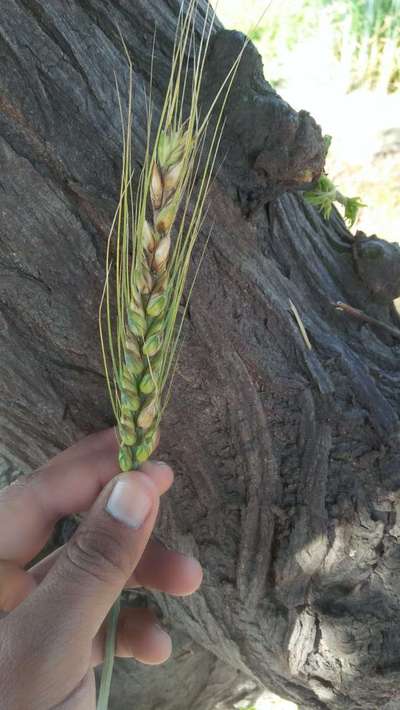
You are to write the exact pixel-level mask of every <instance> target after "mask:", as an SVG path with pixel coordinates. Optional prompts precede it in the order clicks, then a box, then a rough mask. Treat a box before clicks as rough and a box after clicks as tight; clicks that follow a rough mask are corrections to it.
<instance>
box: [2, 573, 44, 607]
mask: <svg viewBox="0 0 400 710" xmlns="http://www.w3.org/2000/svg"><path fill="white" fill-rule="evenodd" d="M35 587H36V580H35V579H34V578H32V577H31V576H30V575H29V574H28V573H27V572H25V571H24V570H23V569H21V567H19V566H18V565H16V564H15V563H14V562H9V561H6V562H3V561H0V611H5V612H9V611H12V610H13V609H15V608H16V607H17V606H18V605H19V604H21V602H22V601H23V600H24V599H25V597H27V596H28V595H29V594H30V593H31V592H32V591H33V590H34V589H35Z"/></svg>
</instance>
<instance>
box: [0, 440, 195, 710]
mask: <svg viewBox="0 0 400 710" xmlns="http://www.w3.org/2000/svg"><path fill="white" fill-rule="evenodd" d="M118 474H119V468H118V462H117V441H116V437H115V431H114V429H109V430H106V431H103V432H100V433H98V434H94V435H92V436H89V437H87V438H85V439H83V440H82V441H80V442H78V443H77V444H75V445H74V446H72V447H71V448H70V449H67V450H66V451H64V452H63V453H62V454H60V455H58V456H56V457H55V458H54V459H52V460H51V461H50V462H49V463H48V464H47V465H45V466H43V467H42V468H41V469H39V470H38V471H36V472H35V473H33V474H32V475H31V476H29V477H27V478H25V479H24V480H22V481H18V482H17V483H15V484H13V485H11V486H9V487H8V488H5V489H3V490H2V491H1V492H0V608H1V609H2V613H1V614H0V619H1V620H0V697H1V698H2V703H3V705H2V707H4V708H7V710H25V709H26V710H28V709H29V710H56V709H57V710H94V709H95V706H96V698H95V685H94V673H93V668H94V666H96V665H97V664H99V663H101V662H102V659H103V649H104V639H105V623H104V621H105V617H106V615H107V612H108V610H109V609H110V607H111V606H112V604H113V602H114V601H115V599H116V598H117V597H118V595H119V594H120V592H121V591H122V589H123V588H124V587H125V588H126V587H127V588H133V587H138V586H140V587H145V588H147V589H156V590H160V591H163V592H165V593H168V594H172V595H177V596H185V595H188V594H191V593H192V592H194V591H195V590H196V589H197V588H198V587H199V585H200V583H201V579H202V571H201V567H200V565H199V563H198V562H197V561H196V560H195V559H193V558H190V557H186V556H184V555H181V554H179V553H178V552H174V551H171V550H167V549H166V548H164V547H163V546H162V545H161V544H160V543H159V542H157V540H155V539H151V533H152V531H153V528H154V525H155V522H156V518H157V512H158V507H159V500H160V496H162V495H163V494H164V493H166V491H168V489H169V488H170V486H171V485H172V482H173V472H172V470H171V468H170V467H169V466H167V465H165V464H160V463H157V462H147V463H146V464H143V466H142V467H141V469H140V472H134V473H128V474H121V475H118ZM132 476H134V477H135V479H136V485H138V484H139V485H140V486H141V487H142V490H143V491H145V493H146V495H147V497H148V498H150V500H151V507H150V510H149V512H148V513H147V516H146V517H145V520H144V522H143V524H142V525H141V526H140V527H138V528H132V527H130V526H128V525H126V524H124V523H121V522H120V521H118V520H116V519H115V518H114V517H112V516H111V515H110V514H109V513H108V512H107V510H106V509H105V506H106V504H107V500H108V498H109V496H110V493H111V491H112V488H113V486H114V485H115V483H116V481H117V480H118V479H119V478H121V477H128V478H130V477H132ZM125 480H127V479H126V478H125ZM85 511H88V512H87V514H86V515H85V516H84V520H83V522H82V523H81V525H80V526H79V528H78V530H77V532H76V533H75V534H74V536H73V537H72V538H71V540H70V541H69V542H68V543H67V544H66V545H64V546H63V547H62V548H60V549H59V550H57V551H56V552H54V553H53V554H51V555H49V556H48V557H46V558H45V559H43V560H42V561H41V562H40V563H38V564H35V565H33V566H32V565H30V563H31V561H32V560H33V559H34V557H35V556H36V555H37V554H38V553H39V552H40V550H41V549H42V548H43V546H44V545H45V544H46V542H47V540H48V539H49V537H50V535H51V533H52V530H53V528H54V525H55V523H56V522H57V520H59V519H60V518H62V517H64V516H65V515H68V514H71V513H78V512H85ZM116 653H117V655H118V656H121V657H125V658H126V657H131V658H135V659H136V660H139V661H141V662H142V663H147V664H153V665H156V664H159V663H163V662H164V661H165V660H166V659H167V658H168V657H169V655H170V653H171V640H170V637H169V636H168V634H167V633H166V632H165V631H163V630H162V629H161V628H160V627H159V625H158V623H157V620H156V618H155V616H154V614H153V613H152V612H151V611H150V610H148V609H125V610H123V611H122V612H121V615H120V620H119V626H118V636H117V648H116ZM21 669H23V682H21Z"/></svg>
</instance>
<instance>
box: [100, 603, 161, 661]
mask: <svg viewBox="0 0 400 710" xmlns="http://www.w3.org/2000/svg"><path fill="white" fill-rule="evenodd" d="M105 638H106V624H103V625H102V627H101V629H100V631H99V633H98V634H97V636H96V638H95V641H94V644H93V656H92V664H93V666H97V665H98V664H99V663H102V662H103V660H104V644H105ZM171 650H172V642H171V638H170V636H169V634H167V632H166V631H164V630H163V629H162V628H161V627H160V626H159V624H158V622H157V617H156V615H155V614H154V612H152V611H151V610H150V609H122V610H121V612H120V615H119V619H118V628H117V641H116V648H115V654H116V656H119V657H120V658H135V659H136V660H137V661H140V662H141V663H146V664H149V665H158V664H160V663H164V661H166V660H167V659H168V658H169V657H170V655H171Z"/></svg>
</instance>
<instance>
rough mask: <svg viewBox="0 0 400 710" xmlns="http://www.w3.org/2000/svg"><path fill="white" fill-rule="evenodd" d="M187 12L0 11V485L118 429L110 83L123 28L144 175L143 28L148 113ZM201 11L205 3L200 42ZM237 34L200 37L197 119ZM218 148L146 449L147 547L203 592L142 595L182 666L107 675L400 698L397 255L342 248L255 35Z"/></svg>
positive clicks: (102, 6)
mask: <svg viewBox="0 0 400 710" xmlns="http://www.w3.org/2000/svg"><path fill="white" fill-rule="evenodd" d="M179 6H180V3H179V2H178V0H163V1H162V2H159V1H156V0H146V1H145V0H135V1H134V2H132V1H130V0H116V1H114V2H111V0H104V2H98V0H68V1H65V0H3V7H2V10H3V12H2V16H1V20H0V60H1V67H2V71H1V74H0V86H1V91H0V166H1V171H0V220H1V221H0V332H1V355H2V356H1V363H2V369H1V373H2V374H1V377H0V406H1V410H0V421H1V436H0V440H1V449H0V452H1V455H2V457H3V459H2V464H1V467H0V471H2V472H3V475H4V478H6V477H8V478H9V477H10V476H12V475H14V472H15V471H17V470H19V469H21V470H22V471H28V470H30V469H32V468H34V467H37V466H38V465H40V464H41V463H43V462H44V461H45V460H47V459H48V457H50V456H52V455H53V454H55V453H56V452H58V451H59V450H60V449H62V448H64V447H66V446H68V445H69V444H71V443H72V442H74V441H75V440H76V439H77V438H79V437H80V436H82V435H84V434H86V433H89V432H92V431H95V430H97V429H100V428H102V427H104V426H107V425H110V424H111V423H112V416H111V410H110V406H109V402H108V398H107V392H106V386H105V379H104V375H103V370H102V361H101V354H100V348H99V340H98V331H97V308H98V303H99V300H100V295H101V290H102V284H103V279H104V263H105V244H106V239H107V235H108V230H109V227H110V224H111V220H112V216H113V212H114V209H115V207H116V203H117V194H118V185H119V175H120V167H121V150H122V146H121V131H120V117H119V110H118V103H117V95H116V90H115V81H114V73H116V74H117V75H118V77H119V85H120V88H121V92H122V99H123V101H124V100H126V92H127V86H128V71H127V62H126V58H125V56H124V50H123V47H122V44H121V40H120V35H119V30H120V31H121V33H122V35H123V37H124V39H125V41H126V43H127V46H128V48H129V52H130V53H131V56H132V59H133V62H134V71H135V87H136V89H135V90H136V123H135V140H136V144H135V150H136V153H135V159H136V161H137V163H138V164H140V160H141V155H142V154H143V142H144V135H145V133H144V130H145V122H144V105H145V104H144V100H145V89H146V87H147V86H148V81H149V76H150V63H151V52H152V44H153V33H154V26H155V25H156V26H157V36H156V44H155V61H154V90H153V95H154V100H155V104H156V108H157V107H159V106H160V104H161V100H162V96H163V91H164V90H165V86H166V81H167V77H168V58H169V57H170V54H171V49H172V44H173V36H174V30H175V26H176V19H177V15H178V12H179ZM205 12H206V2H205V0H201V1H200V2H199V24H198V27H197V30H198V28H199V27H200V26H201V22H200V19H201V16H203V15H204V13H205ZM242 41H243V40H242V39H241V37H240V36H239V35H237V34H236V33H227V32H225V31H223V30H222V28H221V26H220V25H219V24H218V22H217V23H216V25H215V28H214V31H213V40H212V43H211V46H210V53H209V58H208V62H207V66H206V76H205V89H204V103H205V105H206V104H207V100H208V99H209V97H210V96H211V95H212V92H213V90H214V87H215V85H216V82H218V80H219V79H220V77H221V75H222V73H223V71H224V67H226V66H227V65H228V64H229V61H230V58H231V57H232V56H234V54H235V52H237V47H238V46H239V45H240V43H241V42H242ZM360 120H362V117H360ZM222 149H223V154H224V156H226V157H225V161H224V164H223V166H222V168H221V170H220V171H219V173H218V176H217V178H216V181H215V183H214V186H213V189H212V194H211V207H210V213H209V223H211V222H213V223H214V230H213V237H212V239H211V241H210V244H209V247H208V249H207V252H206V256H205V259H204V262H203V265H202V268H201V270H200V275H199V277H198V282H197V285H196V288H195V290H194V293H193V297H192V301H191V304H190V307H189V309H188V312H187V318H186V321H185V328H184V331H185V332H184V338H185V339H184V347H183V351H182V356H181V359H180V365H179V368H178V372H177V375H176V380H175V387H174V394H173V398H172V401H171V406H170V408H169V411H168V413H167V415H166V419H165V424H164V427H163V432H162V440H161V447H160V456H161V457H162V458H165V460H166V461H168V462H169V463H171V464H172V465H173V466H174V468H175V471H176V474H177V475H176V483H175V485H174V488H173V490H172V492H171V493H170V494H169V496H168V497H167V499H166V500H165V501H164V502H163V507H162V512H161V516H160V524H159V528H158V534H159V535H160V537H162V539H163V540H164V541H165V542H166V543H167V544H168V545H174V546H176V547H177V548H178V549H181V550H183V551H185V550H186V551H188V552H191V553H193V554H195V555H197V556H198V557H199V559H200V561H201V562H202V564H203V565H204V569H205V579H204V583H203V585H202V588H201V590H200V591H199V592H198V593H196V594H195V595H193V596H192V597H189V598H186V599H183V600H182V599H181V600H178V599H173V598H166V597H162V595H155V596H154V601H156V603H157V604H158V605H159V607H160V608H161V609H162V611H163V613H164V616H165V618H166V619H167V620H170V621H171V624H172V625H173V626H174V628H175V629H176V634H175V635H176V649H175V652H174V657H173V658H172V660H171V661H169V662H168V664H167V665H166V666H165V668H164V669H153V668H141V669H139V667H138V666H137V665H135V667H133V666H132V664H130V663H129V664H128V663H127V662H125V663H124V662H122V663H121V664H120V665H119V667H118V670H117V675H116V681H115V683H114V690H113V705H112V707H113V708H114V710H119V709H120V708H122V707H126V706H127V704H128V698H129V697H130V695H132V703H133V704H134V705H135V707H137V708H143V710H144V709H146V710H147V709H148V708H150V707H151V708H154V709H156V708H163V710H187V709H188V708H189V707H190V708H194V709H195V710H208V709H209V710H212V708H215V707H216V706H217V703H220V705H218V707H219V708H223V707H224V708H229V707H230V705H229V703H230V701H231V700H233V699H234V700H235V701H237V700H238V699H240V697H245V696H246V694H247V693H249V692H254V691H255V689H256V688H257V686H259V685H260V686H263V685H264V686H267V687H268V688H271V689H272V690H274V691H275V692H276V693H278V694H280V695H282V696H284V697H287V698H289V699H291V700H293V701H295V702H297V703H298V704H299V706H300V707H301V708H304V709H305V708H307V709H308V708H318V709H323V708H324V709H329V710H336V709H342V708H352V709H353V708H354V709H356V708H362V709H363V710H376V709H377V708H385V707H386V708H388V709H389V707H390V708H393V707H400V690H399V688H400V633H399V625H400V605H399V589H400V586H399V582H400V551H399V550H400V548H399V547H398V538H399V536H400V526H399V519H400V518H398V517H397V515H398V514H400V460H399V453H400V446H399V405H400V373H399V355H400V340H399V338H398V337H397V336H396V333H395V330H393V329H396V328H398V325H399V324H398V317H397V314H396V312H395V311H394V309H393V306H392V302H391V299H392V298H393V297H394V293H395V292H396V290H397V284H398V282H399V281H398V273H399V271H398V261H397V262H396V259H397V258H398V257H397V254H396V248H395V247H389V246H385V247H382V249H381V248H379V249H378V252H379V253H378V252H377V250H376V249H375V250H374V249H372V251H371V248H370V243H369V242H368V240H367V239H366V237H365V235H364V236H363V235H361V237H359V239H361V242H360V241H359V240H358V242H357V247H356V246H355V242H354V239H353V237H352V236H351V235H350V234H349V232H348V231H347V230H346V228H345V225H344V223H343V221H342V219H341V217H340V216H339V215H338V213H336V212H335V213H334V214H333V216H332V218H331V219H330V220H329V222H325V221H324V220H323V219H322V218H321V216H320V215H319V214H318V213H317V212H316V211H315V209H314V208H313V207H311V206H310V205H307V204H306V203H305V202H304V200H303V197H302V195H301V189H302V188H304V187H307V185H309V184H310V183H311V182H312V180H313V179H315V177H317V176H318V174H319V173H320V172H321V170H322V168H323V162H324V147H323V140H322V133H321V130H320V128H319V127H318V126H317V125H316V123H315V122H314V121H313V119H312V118H311V117H310V116H309V115H308V114H307V113H306V112H300V113H296V112H295V111H294V110H293V109H291V108H290V107H289V106H288V105H287V104H286V103H285V101H284V100H283V99H282V98H281V97H279V96H278V95H277V94H276V93H275V91H274V90H273V89H272V88H271V87H270V86H269V85H268V84H267V83H266V82H265V80H264V79H263V77H262V67H261V62H260V58H259V57H258V55H257V52H256V51H255V50H254V49H253V48H252V47H251V46H250V47H249V48H248V50H247V51H246V53H245V56H244V58H243V62H242V65H241V68H240V70H239V73H238V76H237V79H236V82H235V85H234V87H233V90H232V95H231V98H230V100H229V103H228V106H227V126H226V130H225V137H224V142H223V147H222ZM378 244H382V243H381V242H379V240H378ZM374 245H375V240H374ZM375 246H376V245H375ZM200 248H201V245H200ZM390 249H392V251H388V250H390ZM368 252H369V255H368ZM371 254H372V256H371ZM396 263H397V267H396V268H395V267H394V266H393V265H396ZM386 287H387V288H386ZM397 295H398V294H397ZM337 302H343V303H346V304H350V305H351V306H352V307H353V308H356V309H359V310H360V311H362V312H364V313H366V314H368V315H369V316H370V317H372V318H374V319H375V320H376V321H379V322H380V323H381V324H383V327H382V326H381V325H376V324H372V323H371V322H364V321H362V320H359V319H354V318H351V317H350V316H349V315H348V314H347V313H344V312H340V311H338V310H337V309H336V308H335V304H336V303H337ZM385 325H386V326H389V327H390V328H392V330H389V329H388V328H385V327H384V326H385ZM305 334H306V335H307V337H305ZM132 668H133V670H131V669H132ZM396 702H397V704H396Z"/></svg>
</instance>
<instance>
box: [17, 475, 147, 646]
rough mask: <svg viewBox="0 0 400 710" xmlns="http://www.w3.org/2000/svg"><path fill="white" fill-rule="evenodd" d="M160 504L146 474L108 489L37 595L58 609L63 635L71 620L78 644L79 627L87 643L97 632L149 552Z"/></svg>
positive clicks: (118, 478) (126, 478) (122, 478)
mask: <svg viewBox="0 0 400 710" xmlns="http://www.w3.org/2000/svg"><path fill="white" fill-rule="evenodd" d="M158 506H159V493H158V490H157V488H156V485H155V483H154V482H153V481H152V479H151V478H150V477H149V476H147V475H146V474H145V473H142V472H140V471H135V472H132V473H124V474H121V475H119V476H116V477H115V478H114V479H113V480H112V481H111V482H110V484H109V485H108V486H106V487H105V488H104V489H103V491H102V492H101V494H100V495H99V497H98V498H97V500H96V502H95V504H94V505H93V507H92V509H91V510H90V512H89V513H88V515H87V516H86V517H85V519H84V520H83V522H82V523H81V525H80V526H79V528H78V529H77V531H76V532H75V534H74V535H73V537H72V538H71V539H70V540H69V542H68V543H67V544H66V545H65V548H64V550H63V552H62V553H61V554H60V557H59V559H58V560H57V561H56V563H55V564H54V566H53V567H52V569H51V571H50V572H49V574H48V575H47V577H46V578H45V580H44V581H43V582H42V583H41V584H40V585H39V587H38V588H37V589H36V590H35V593H34V595H33V596H36V599H35V602H36V604H38V605H39V606H41V601H42V602H43V603H44V606H45V607H46V608H47V617H48V616H49V614H50V615H51V610H53V609H54V615H55V618H54V619H50V620H49V622H50V623H52V624H54V626H57V627H58V630H59V631H61V629H60V624H61V625H62V624H63V623H64V622H63V619H65V624H66V626H67V628H68V629H71V628H72V629H74V635H75V640H76V636H77V629H78V630H80V629H81V630H82V633H83V634H84V636H85V637H86V639H87V637H88V634H90V637H91V638H92V637H93V636H94V635H95V634H96V632H97V631H98V629H99V627H100V625H101V623H102V622H103V620H104V618H105V616H106V615H107V612H108V611H109V609H110V607H111V606H112V604H113V603H114V601H115V600H116V598H117V597H118V595H119V594H120V592H121V591H122V589H123V587H124V585H125V583H126V582H127V580H128V579H129V577H130V576H131V575H132V572H133V571H134V569H135V567H136V566H137V564H138V562H139V560H140V558H141V556H142V554H143V552H144V550H145V547H146V545H147V542H148V540H149V537H150V535H151V533H152V530H153V528H154V525H155V521H156V517H157V512H158ZM38 597H42V599H41V601H40V600H39V598H38ZM31 600H32V601H33V599H32V597H31ZM37 608H38V607H37V606H36V609H37ZM78 633H79V631H78Z"/></svg>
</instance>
